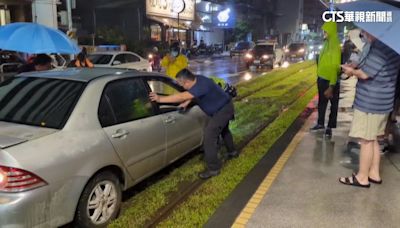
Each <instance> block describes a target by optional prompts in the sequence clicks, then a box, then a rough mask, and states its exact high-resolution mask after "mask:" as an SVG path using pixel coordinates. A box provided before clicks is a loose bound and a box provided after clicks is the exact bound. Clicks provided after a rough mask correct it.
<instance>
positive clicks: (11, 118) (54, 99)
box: [0, 77, 85, 129]
mask: <svg viewBox="0 0 400 228" xmlns="http://www.w3.org/2000/svg"><path fill="white" fill-rule="evenodd" d="M84 88H85V83H83V82H78V81H72V80H61V79H48V78H36V77H15V78H12V79H10V80H7V81H4V82H2V83H1V84H0V121H5V122H12V123H20V124H27V125H33V126H39V127H47V128H55V129H61V128H63V127H64V125H65V123H66V122H67V120H68V118H69V115H70V114H71V112H72V110H73V108H74V107H75V104H76V102H77V101H78V99H79V97H80V95H81V94H82V91H83V89H84Z"/></svg>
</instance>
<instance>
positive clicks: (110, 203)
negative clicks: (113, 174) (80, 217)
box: [87, 181, 117, 225]
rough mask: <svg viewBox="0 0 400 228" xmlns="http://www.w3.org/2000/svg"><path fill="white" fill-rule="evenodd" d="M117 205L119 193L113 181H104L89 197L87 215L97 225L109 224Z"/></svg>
mask: <svg viewBox="0 0 400 228" xmlns="http://www.w3.org/2000/svg"><path fill="white" fill-rule="evenodd" d="M116 204H117V191H116V188H115V184H114V183H112V182H111V181H102V182H100V183H98V184H97V185H96V187H94V188H93V190H92V192H91V193H90V195H89V200H88V206H87V213H88V216H89V218H90V220H91V221H92V222H93V223H94V224H96V225H99V224H102V223H105V222H107V221H108V220H109V219H110V218H111V216H112V215H113V213H114V211H115V209H116Z"/></svg>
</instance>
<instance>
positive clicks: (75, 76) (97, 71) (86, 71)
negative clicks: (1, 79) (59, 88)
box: [16, 67, 161, 82]
mask: <svg viewBox="0 0 400 228" xmlns="http://www.w3.org/2000/svg"><path fill="white" fill-rule="evenodd" d="M111 75H115V76H124V75H126V76H128V75H129V76H132V77H138V76H161V74H155V73H148V72H143V71H137V70H133V69H118V68H102V67H101V68H100V67H99V68H96V67H94V68H67V69H61V70H50V71H41V72H38V71H37V72H26V73H22V74H19V75H17V76H16V77H37V78H50V79H63V80H73V81H81V82H89V81H91V80H94V79H96V78H100V77H105V76H111Z"/></svg>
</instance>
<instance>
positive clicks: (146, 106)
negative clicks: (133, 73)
mask: <svg viewBox="0 0 400 228" xmlns="http://www.w3.org/2000/svg"><path fill="white" fill-rule="evenodd" d="M106 101H107V102H106ZM107 103H109V106H110V109H111V110H107V108H106V107H99V119H100V121H104V122H102V126H103V123H104V125H105V126H107V125H108V126H110V124H113V123H114V124H120V123H126V122H129V121H133V120H138V119H143V118H147V117H150V116H153V115H154V111H153V106H152V104H151V102H150V100H149V94H148V91H147V89H146V86H145V84H144V83H143V81H142V80H141V79H128V80H119V81H116V82H112V83H109V84H108V85H107V86H106V88H105V90H104V93H103V96H102V98H101V101H100V106H104V105H107ZM100 114H103V116H100Z"/></svg>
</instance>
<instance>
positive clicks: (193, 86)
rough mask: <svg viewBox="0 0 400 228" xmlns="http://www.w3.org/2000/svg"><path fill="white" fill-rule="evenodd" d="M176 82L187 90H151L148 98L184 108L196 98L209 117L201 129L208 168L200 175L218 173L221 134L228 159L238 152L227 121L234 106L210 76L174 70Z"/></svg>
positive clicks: (219, 167)
mask: <svg viewBox="0 0 400 228" xmlns="http://www.w3.org/2000/svg"><path fill="white" fill-rule="evenodd" d="M176 78H177V81H178V83H179V84H180V85H181V86H182V87H183V88H184V89H186V90H187V91H186V92H182V93H178V94H174V95H170V96H159V95H157V94H156V93H150V95H149V96H150V100H151V101H154V102H158V103H181V105H180V107H181V108H184V109H186V107H187V106H188V105H189V104H190V102H191V101H192V100H196V102H197V104H198V105H199V106H200V108H201V109H202V110H203V111H204V112H205V113H206V114H207V116H208V117H209V119H208V121H207V124H206V126H205V129H204V136H203V138H204V142H203V144H204V145H203V146H204V160H205V161H206V164H207V168H206V169H205V170H204V171H203V172H200V173H199V177H200V178H201V179H208V178H210V177H213V176H216V175H218V174H219V173H220V169H221V167H222V162H221V160H220V159H219V158H218V138H219V136H220V135H221V136H222V138H223V140H224V142H225V146H226V147H227V149H228V159H231V158H235V157H237V156H238V155H239V154H238V152H237V151H236V149H235V145H234V143H233V137H232V134H231V132H230V130H229V122H230V121H231V120H232V119H233V118H234V107H233V102H232V99H231V98H230V96H229V95H228V94H227V93H225V92H224V91H223V90H222V89H221V88H220V87H219V86H218V85H217V84H215V83H214V82H213V81H212V80H211V79H209V78H207V77H204V76H200V75H194V74H193V73H192V72H190V71H189V70H188V69H183V70H182V71H180V72H179V73H178V74H177V77H176Z"/></svg>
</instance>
